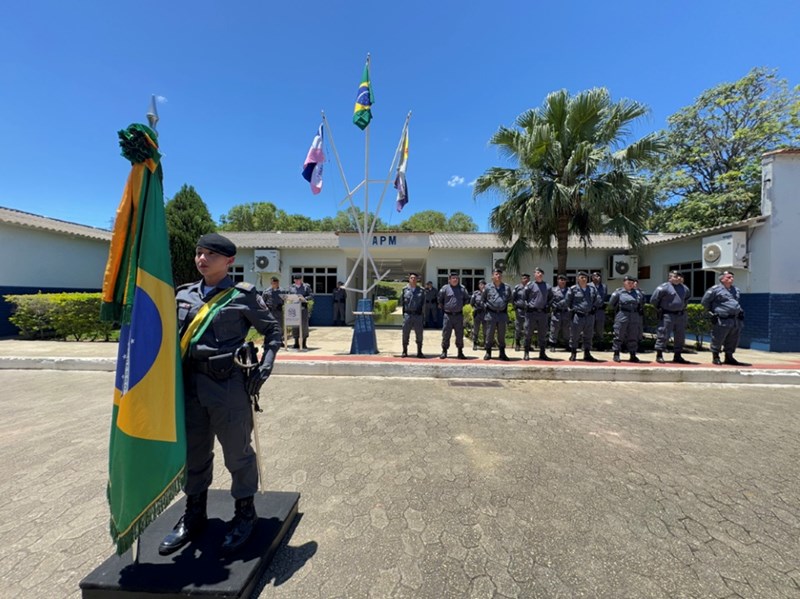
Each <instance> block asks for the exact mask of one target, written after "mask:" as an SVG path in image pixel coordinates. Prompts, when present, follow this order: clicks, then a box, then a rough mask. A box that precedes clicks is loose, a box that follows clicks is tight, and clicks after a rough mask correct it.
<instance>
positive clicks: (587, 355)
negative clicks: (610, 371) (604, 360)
mask: <svg viewBox="0 0 800 599" xmlns="http://www.w3.org/2000/svg"><path fill="white" fill-rule="evenodd" d="M583 361H584V362H599V361H600V360H598V359H597V358H595V357H594V356H593V355H592V352H590V351H589V350H588V349H585V350H583Z"/></svg>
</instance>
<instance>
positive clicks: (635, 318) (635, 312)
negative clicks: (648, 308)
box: [608, 275, 644, 362]
mask: <svg viewBox="0 0 800 599" xmlns="http://www.w3.org/2000/svg"><path fill="white" fill-rule="evenodd" d="M635 282H636V277H632V276H631V275H625V276H624V277H623V279H622V287H619V288H618V289H617V290H616V291H614V293H612V294H611V299H610V300H609V302H608V304H609V305H610V306H611V307H612V308H613V309H614V312H615V315H614V341H613V343H612V349H613V351H614V361H615V362H619V361H620V357H619V352H620V350H621V349H622V345H623V344H624V345H625V346H626V347H627V349H628V352H630V356H631V362H641V360H640V359H639V358H638V357H637V356H636V352H637V350H638V349H639V322H640V321H641V319H642V316H643V312H644V310H643V309H642V308H643V306H644V295H642V293H641V292H640V291H637V290H636V289H635V287H634V283H635Z"/></svg>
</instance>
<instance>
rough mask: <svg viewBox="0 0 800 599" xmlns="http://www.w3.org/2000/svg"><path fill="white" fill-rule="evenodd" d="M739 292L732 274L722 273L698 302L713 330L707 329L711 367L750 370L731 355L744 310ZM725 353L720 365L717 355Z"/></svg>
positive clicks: (737, 339) (739, 332)
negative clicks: (726, 365) (721, 366)
mask: <svg viewBox="0 0 800 599" xmlns="http://www.w3.org/2000/svg"><path fill="white" fill-rule="evenodd" d="M740 297H741V294H740V293H739V288H738V287H736V286H735V285H734V284H733V273H732V272H730V271H727V270H726V271H724V272H723V273H722V274H721V275H719V285H714V286H713V287H711V288H710V289H709V290H708V291H706V293H705V295H704V296H703V299H702V300H701V301H700V303H701V304H703V307H704V308H705V309H706V310H707V311H708V314H709V316H710V317H711V322H712V323H713V326H712V328H711V355H712V360H711V362H712V363H713V364H716V365H717V366H719V365H720V364H730V365H731V366H750V365H749V364H744V363H743V362H739V361H738V360H737V359H736V358H734V357H733V352H735V351H736V347H737V346H738V345H739V335H740V334H741V332H742V323H743V322H744V310H742V305H741V304H740V303H739V298H740ZM721 349H722V350H724V351H725V361H724V362H720V359H719V352H720V350H721Z"/></svg>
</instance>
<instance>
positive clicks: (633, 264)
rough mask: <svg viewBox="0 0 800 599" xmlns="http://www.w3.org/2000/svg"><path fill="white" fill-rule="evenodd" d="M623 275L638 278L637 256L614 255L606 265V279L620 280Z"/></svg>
mask: <svg viewBox="0 0 800 599" xmlns="http://www.w3.org/2000/svg"><path fill="white" fill-rule="evenodd" d="M625 275H631V276H634V277H638V276H639V256H630V255H627V254H614V255H613V256H611V259H610V260H609V263H608V278H609V279H621V278H622V277H624V276H625Z"/></svg>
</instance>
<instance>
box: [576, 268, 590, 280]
mask: <svg viewBox="0 0 800 599" xmlns="http://www.w3.org/2000/svg"><path fill="white" fill-rule="evenodd" d="M578 276H579V277H586V278H587V279H588V278H589V273H588V272H586V271H585V270H582V271H580V272H579V273H578Z"/></svg>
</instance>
